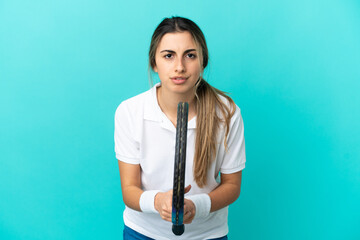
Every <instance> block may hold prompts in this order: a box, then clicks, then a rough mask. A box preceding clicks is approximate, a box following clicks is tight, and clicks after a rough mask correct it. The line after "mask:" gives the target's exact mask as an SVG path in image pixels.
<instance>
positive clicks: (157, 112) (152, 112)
mask: <svg viewBox="0 0 360 240" xmlns="http://www.w3.org/2000/svg"><path fill="white" fill-rule="evenodd" d="M159 86H160V83H156V84H155V85H154V86H153V87H152V88H151V89H150V90H149V91H148V94H149V95H148V97H147V98H146V101H145V106H144V107H145V108H144V119H146V120H149V121H155V122H162V123H163V125H164V127H165V128H170V126H165V125H168V124H166V123H164V122H165V121H164V117H165V118H166V115H165V114H164V113H163V112H162V111H161V108H160V106H159V104H158V101H157V97H156V88H157V87H159ZM168 122H170V120H169V119H168ZM171 125H172V124H171ZM172 127H173V128H174V129H175V127H174V125H172ZM195 128H196V116H195V117H194V118H192V119H191V120H190V121H189V122H188V129H195Z"/></svg>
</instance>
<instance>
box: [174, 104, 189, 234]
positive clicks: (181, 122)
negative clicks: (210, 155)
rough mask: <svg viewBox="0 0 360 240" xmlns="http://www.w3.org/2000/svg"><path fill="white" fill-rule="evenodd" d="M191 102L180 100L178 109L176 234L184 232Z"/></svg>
mask: <svg viewBox="0 0 360 240" xmlns="http://www.w3.org/2000/svg"><path fill="white" fill-rule="evenodd" d="M188 111H189V104H188V103H186V102H180V103H179V104H178V109H177V125H176V144H175V162H174V183H173V202H172V203H173V205H172V216H171V219H172V223H173V227H172V231H173V233H174V234H175V235H181V234H183V232H184V224H183V217H184V184H185V163H186V143H187V122H188Z"/></svg>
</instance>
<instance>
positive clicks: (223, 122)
mask: <svg viewBox="0 0 360 240" xmlns="http://www.w3.org/2000/svg"><path fill="white" fill-rule="evenodd" d="M207 64H208V50H207V46H206V42H205V37H204V35H203V33H202V32H201V30H200V28H199V27H198V26H197V25H196V24H195V23H194V22H192V21H191V20H189V19H186V18H182V17H172V18H165V19H164V20H163V21H162V22H161V23H160V24H159V26H158V27H157V28H156V30H155V31H154V34H153V36H152V39H151V44H150V51H149V67H150V68H151V70H153V71H154V72H156V73H157V74H158V75H159V78H160V83H158V84H156V85H155V86H153V87H152V88H151V89H150V90H148V91H146V92H144V93H142V94H140V95H137V96H135V97H133V98H130V99H128V100H126V101H124V102H122V103H121V104H120V105H119V107H118V108H117V110H116V113H115V152H116V157H117V159H118V163H119V170H120V178H121V188H122V195H123V200H124V203H125V205H126V208H125V211H124V223H125V229H124V239H227V233H228V224H227V216H228V212H227V211H228V208H227V206H228V205H229V204H231V203H232V202H234V201H235V200H236V199H237V198H238V197H239V195H240V186H241V171H242V169H243V168H244V167H245V142H244V128H243V121H242V117H241V114H240V109H239V108H238V107H237V106H236V105H235V103H234V102H233V101H232V100H231V98H230V97H228V96H227V95H225V94H224V93H223V92H221V91H220V90H217V89H215V88H213V87H212V86H210V85H209V84H208V83H207V82H206V81H205V80H204V79H203V78H202V74H203V71H204V69H205V68H206V66H207ZM179 102H188V103H189V121H188V134H187V153H186V171H185V185H186V186H187V187H186V188H185V193H186V195H185V200H184V220H183V221H184V223H185V224H186V225H185V232H184V234H183V235H181V236H175V235H174V234H173V233H172V231H171V226H172V223H171V207H172V187H173V171H174V154H175V133H176V118H177V104H178V103H179Z"/></svg>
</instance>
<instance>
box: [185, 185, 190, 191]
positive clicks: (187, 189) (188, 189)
mask: <svg viewBox="0 0 360 240" xmlns="http://www.w3.org/2000/svg"><path fill="white" fill-rule="evenodd" d="M190 189H191V185H188V186H187V187H186V188H185V189H184V193H188V192H189V191H190Z"/></svg>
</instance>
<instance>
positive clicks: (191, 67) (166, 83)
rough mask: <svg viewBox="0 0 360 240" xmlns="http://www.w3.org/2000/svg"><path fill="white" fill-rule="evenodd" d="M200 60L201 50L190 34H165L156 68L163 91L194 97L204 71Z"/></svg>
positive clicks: (158, 53)
mask: <svg viewBox="0 0 360 240" xmlns="http://www.w3.org/2000/svg"><path fill="white" fill-rule="evenodd" d="M199 59H200V58H199V49H198V48H197V46H196V44H195V41H194V39H193V37H192V35H191V34H190V33H189V32H175V33H167V34H165V35H164V36H163V37H162V39H161V40H160V43H159V45H158V48H157V49H156V54H155V64H156V66H155V67H154V71H155V72H157V73H158V74H159V78H160V81H161V87H162V91H170V92H173V93H179V94H185V95H186V96H191V95H193V94H194V88H195V84H196V82H197V80H198V79H199V77H200V73H201V71H202V68H201V63H200V60H199Z"/></svg>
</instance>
